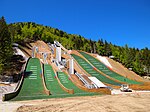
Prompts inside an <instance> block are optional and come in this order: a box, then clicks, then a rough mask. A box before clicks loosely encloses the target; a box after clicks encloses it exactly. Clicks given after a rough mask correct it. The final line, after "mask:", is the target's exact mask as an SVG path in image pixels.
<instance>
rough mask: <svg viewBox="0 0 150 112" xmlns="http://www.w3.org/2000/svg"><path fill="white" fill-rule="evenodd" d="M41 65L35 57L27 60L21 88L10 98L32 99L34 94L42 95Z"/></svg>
mask: <svg viewBox="0 0 150 112" xmlns="http://www.w3.org/2000/svg"><path fill="white" fill-rule="evenodd" d="M40 75H41V66H40V61H39V59H37V58H31V59H30V60H29V62H28V65H27V68H26V71H25V78H24V82H23V85H22V88H21V90H20V92H19V94H18V96H17V97H15V98H14V99H12V100H25V99H28V98H30V99H32V98H34V97H35V96H38V97H39V96H43V95H45V94H44V88H43V84H42V79H41V76H40Z"/></svg>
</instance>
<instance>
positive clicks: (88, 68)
mask: <svg viewBox="0 0 150 112" xmlns="http://www.w3.org/2000/svg"><path fill="white" fill-rule="evenodd" d="M72 56H73V57H74V58H75V59H76V61H77V62H78V63H79V65H80V66H81V67H82V68H83V69H84V70H85V71H86V72H87V73H89V74H90V75H91V76H94V77H96V78H97V79H99V80H100V81H102V82H103V83H107V84H111V85H118V86H120V85H121V84H120V83H117V82H115V81H113V80H111V79H109V78H107V77H106V76H103V75H102V74H100V73H99V72H97V71H95V70H94V69H93V67H92V66H91V65H90V64H89V63H88V62H87V61H85V60H84V59H83V58H81V57H79V56H77V55H75V54H72Z"/></svg>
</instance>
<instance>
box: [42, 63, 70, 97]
mask: <svg viewBox="0 0 150 112" xmlns="http://www.w3.org/2000/svg"><path fill="white" fill-rule="evenodd" d="M44 76H45V82H46V86H47V88H48V89H49V90H50V93H51V94H52V95H59V94H60V95H61V94H68V93H67V92H65V91H64V90H63V89H62V88H61V87H60V85H59V83H58V81H57V79H56V77H55V73H54V71H53V69H52V67H51V66H50V65H48V64H44Z"/></svg>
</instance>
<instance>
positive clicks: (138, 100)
mask: <svg viewBox="0 0 150 112" xmlns="http://www.w3.org/2000/svg"><path fill="white" fill-rule="evenodd" d="M149 99H150V93H140V94H126V95H105V96H86V97H73V98H59V99H48V100H34V101H21V102H17V103H21V104H22V106H20V107H19V108H18V109H17V112H85V111H86V112H150V100H149Z"/></svg>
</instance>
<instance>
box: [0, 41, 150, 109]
mask: <svg viewBox="0 0 150 112" xmlns="http://www.w3.org/2000/svg"><path fill="white" fill-rule="evenodd" d="M14 50H15V53H16V54H18V55H22V56H23V58H24V60H25V64H24V65H23V67H22V70H21V77H20V80H19V81H18V83H16V84H15V85H13V86H10V85H9V86H8V87H7V85H4V84H3V86H0V87H1V88H0V89H1V100H2V102H3V103H5V102H6V101H9V102H14V101H23V102H28V101H31V100H34V101H33V104H34V103H35V102H38V103H39V104H40V102H41V100H40V99H42V101H43V100H47V101H49V100H52V101H53V100H56V99H58V100H59V102H63V100H66V101H67V100H68V99H67V98H70V99H69V101H70V102H71V101H72V99H76V98H77V99H78V100H79V101H78V103H77V105H80V103H81V102H83V100H84V101H85V100H87V99H88V98H89V97H90V98H93V99H94V98H95V97H96V98H97V97H98V96H102V95H104V96H103V97H105V98H106V97H111V96H112V95H116V96H115V97H118V98H119V97H120V95H125V96H126V98H127V99H128V97H132V96H134V97H138V96H140V95H141V96H140V97H142V93H144V94H146V95H147V96H149V90H150V81H148V80H145V79H143V78H142V77H140V76H139V75H137V74H136V73H134V72H133V71H131V70H129V69H127V68H125V67H124V66H123V65H122V64H121V63H119V62H116V61H114V60H113V59H111V58H108V57H103V56H100V55H98V54H93V53H87V52H84V51H78V50H68V49H66V48H64V47H63V46H62V45H61V43H59V42H58V41H54V43H45V42H43V41H36V42H33V43H30V44H27V45H26V46H25V47H22V46H21V47H20V45H16V46H15V47H14ZM10 88H11V89H10ZM117 95H118V96H117ZM85 96H86V97H85ZM60 98H62V99H61V100H60ZM80 98H81V99H82V100H81V102H80ZM86 98H87V99H86ZM27 100H28V101H27ZM98 100H100V98H97V100H96V101H98ZM113 100H114V99H113ZM69 101H68V102H69ZM114 101H115V100H114ZM122 101H123V100H122ZM72 102H73V101H72ZM68 104H69V103H68ZM43 105H46V102H45V103H43ZM57 105H58V104H57ZM73 105H75V104H73ZM47 106H48V108H50V107H49V105H47ZM146 106H148V105H146ZM57 107H59V106H57ZM82 107H84V106H82ZM1 108H3V107H0V109H1ZM22 108H23V107H22ZM27 108H28V107H27ZM37 108H38V107H36V109H37ZM43 108H44V107H43ZM45 108H46V107H45ZM84 108H85V107H84ZM86 108H87V107H86ZM94 108H95V107H92V106H91V108H90V109H91V110H90V109H89V110H88V111H94ZM139 108H140V107H139ZM28 109H30V108H28ZM36 109H35V108H34V109H33V110H32V111H36ZM92 109H93V110H92ZM83 110H84V109H83ZM83 110H82V111H83ZM22 111H27V110H26V109H24V108H23V109H22ZM41 111H42V110H41ZM43 111H60V110H59V109H58V110H51V109H48V110H43ZM64 111H79V110H78V109H77V110H69V109H68V110H65V109H64ZM96 111H97V109H96ZM106 111H109V108H107V110H106ZM110 111H117V110H113V109H112V110H110ZM119 111H122V110H119ZM129 111H130V109H129ZM145 111H148V110H145Z"/></svg>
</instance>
